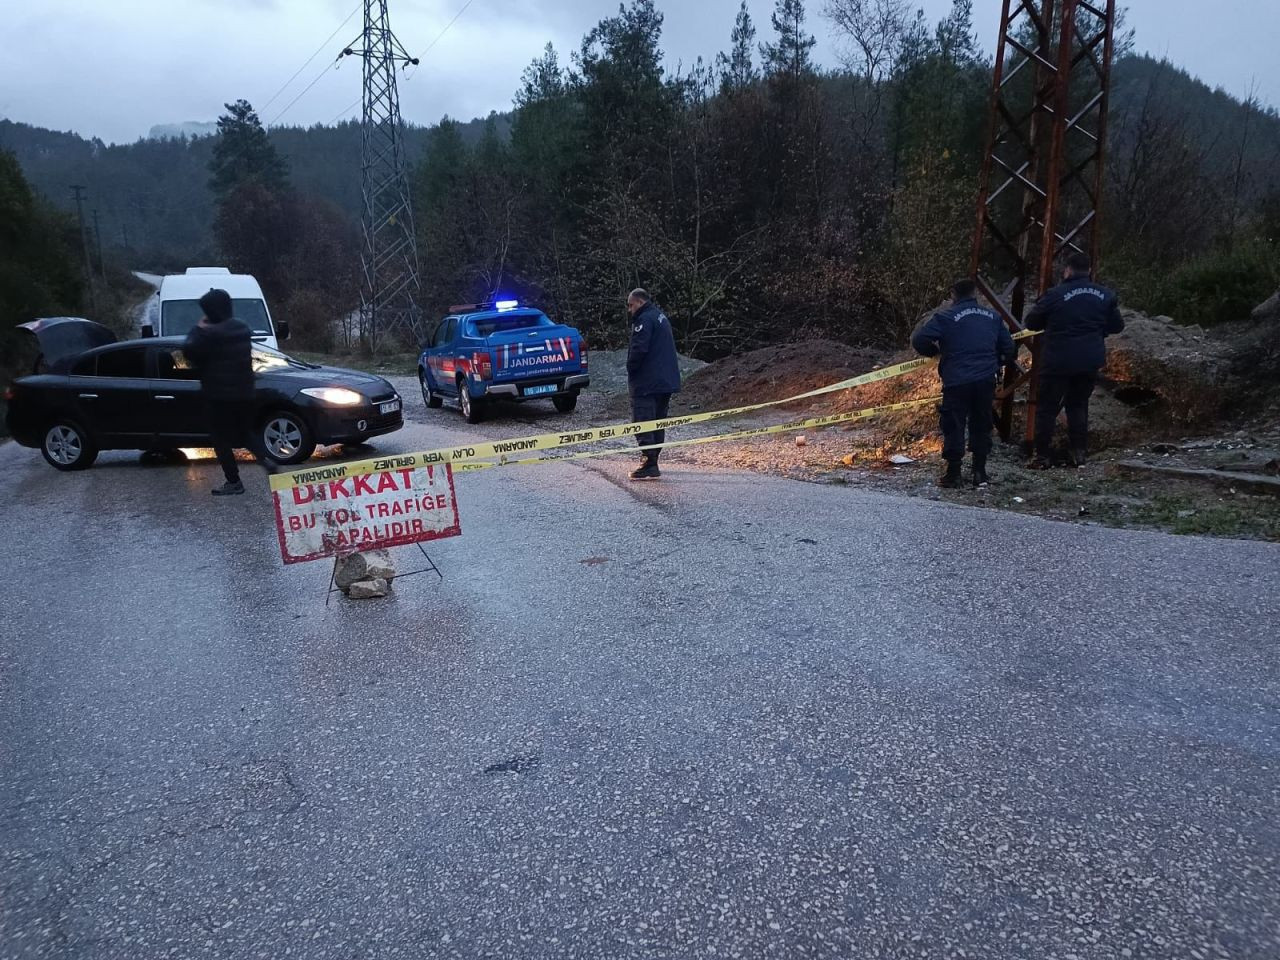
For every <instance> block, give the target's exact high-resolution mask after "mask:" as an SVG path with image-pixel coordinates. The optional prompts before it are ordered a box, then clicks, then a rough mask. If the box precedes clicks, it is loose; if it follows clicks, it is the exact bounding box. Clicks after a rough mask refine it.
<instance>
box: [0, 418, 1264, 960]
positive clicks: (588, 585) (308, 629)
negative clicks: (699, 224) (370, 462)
mask: <svg viewBox="0 0 1280 960" xmlns="http://www.w3.org/2000/svg"><path fill="white" fill-rule="evenodd" d="M408 396H409V395H407V397H408ZM410 405H411V406H414V405H415V403H414V401H413V400H410ZM417 416H419V417H421V418H423V419H424V420H425V419H426V417H427V415H426V414H425V413H424V412H423V411H418V412H417ZM431 416H432V419H430V420H429V421H428V422H429V423H430V424H431V427H430V428H429V429H428V428H427V427H424V426H422V425H421V424H417V425H414V426H412V427H411V428H410V429H406V430H405V431H403V432H402V433H400V434H397V435H395V436H393V437H391V438H385V439H384V440H382V441H380V442H378V444H377V447H378V449H379V450H381V451H393V450H410V449H421V448H424V447H427V446H436V445H439V444H442V443H453V442H456V441H457V440H459V439H461V438H462V437H465V436H475V432H467V428H465V427H464V426H463V425H461V424H459V423H458V422H457V421H456V420H455V419H452V418H450V417H448V416H447V415H444V414H441V415H439V416H437V415H435V414H432V415H431ZM478 429H479V430H480V431H482V432H483V431H485V430H486V428H484V427H482V428H478ZM526 430H527V428H525V427H516V426H511V425H508V427H507V428H503V427H502V426H501V425H498V426H496V427H494V428H493V429H492V430H491V431H490V432H493V433H497V432H504V431H505V432H506V433H508V434H510V433H517V432H522V431H526ZM631 466H632V461H631V458H629V457H628V458H622V459H612V460H602V461H587V462H586V465H582V464H576V465H558V466H551V467H538V468H527V469H512V470H494V471H488V472H486V473H483V474H472V475H468V476H460V477H459V478H458V480H457V487H458V494H459V498H460V501H461V504H462V523H463V530H464V535H463V536H462V537H461V538H460V539H456V540H452V541H448V542H443V543H439V544H436V545H433V546H432V547H431V548H430V553H431V555H432V557H433V558H434V559H435V561H436V562H437V563H438V564H439V565H440V567H441V568H442V570H443V571H444V574H445V579H444V581H443V582H436V581H435V580H434V579H432V578H430V577H417V578H411V579H409V580H406V581H404V582H403V583H401V584H398V585H397V588H396V590H395V593H394V595H393V597H391V598H390V599H388V600H386V601H374V602H368V603H364V604H357V603H353V602H350V601H347V600H345V599H342V598H335V600H334V602H333V603H332V604H331V605H330V606H329V607H328V608H327V609H326V607H325V605H324V590H325V587H326V584H327V579H328V573H329V571H328V567H327V566H326V565H324V564H323V563H316V564H304V565H299V566H293V567H289V568H283V567H282V566H281V564H280V560H279V555H278V546H277V543H276V540H275V536H274V532H273V529H272V526H271V523H272V521H271V512H270V505H269V499H268V495H267V491H266V484H265V482H264V481H263V478H262V475H261V474H260V473H259V472H257V471H256V468H252V467H246V471H245V477H246V480H248V481H249V485H250V492H249V494H248V495H247V496H245V497H242V498H230V499H227V500H221V501H215V500H213V499H212V498H210V497H209V495H208V492H207V491H208V488H209V487H210V486H211V485H213V483H214V482H215V481H216V480H217V478H218V477H217V474H218V471H217V468H216V465H214V464H213V463H212V462H207V461H206V462H201V463H198V464H193V465H190V466H177V467H175V466H162V467H148V466H142V465H140V464H139V462H138V458H137V456H136V455H135V454H105V455H104V456H103V457H102V459H101V460H100V461H99V464H98V465H97V466H95V467H94V468H93V469H92V470H90V471H88V472H85V473H81V474H71V475H65V474H58V473H55V472H54V471H53V470H52V469H50V468H49V467H47V466H46V465H45V464H44V463H43V461H41V460H40V458H39V455H38V454H37V453H36V452H35V451H29V450H23V449H20V448H17V447H15V446H14V445H12V444H9V445H6V446H4V447H0V491H2V496H3V506H0V511H2V516H3V530H4V531H5V534H6V542H7V551H6V552H7V557H8V561H7V563H6V576H5V577H4V579H3V583H2V584H0V608H2V609H3V619H2V622H0V855H2V857H3V859H2V860H0V871H2V873H0V956H3V957H5V958H20V957H21V958H26V957H76V958H149V957H184V958H186V957H218V958H242V957H243V958H249V957H271V958H279V957H285V956H293V957H308V958H310V957H315V958H344V960H345V958H383V957H388V958H389V957H411V958H417V957H457V958H470V957H556V958H559V957H565V958H568V957H581V958H686V957H750V958H757V957H779V958H784V957H785V958H793V957H830V958H853V957H918V958H937V957H982V958H1005V957H1009V958H1015V957H1016V958H1034V960H1044V958H1050V957H1056V958H1063V960H1067V958H1071V957H1077V958H1081V960H1083V958H1116V957H1168V958H1190V957H1224V958H1225V957H1230V958H1275V957H1277V956H1280V827H1278V826H1277V819H1278V817H1277V811H1280V733H1278V729H1280V724H1278V720H1280V667H1278V666H1277V659H1278V657H1277V646H1276V634H1275V624H1276V622H1277V619H1278V616H1280V597H1277V590H1276V583H1277V576H1278V574H1280V549H1278V548H1277V547H1276V546H1274V545H1266V544H1259V543H1242V542H1228V541H1213V540H1205V539H1194V538H1174V537H1169V536H1164V535H1159V534H1146V533H1132V532H1124V531H1118V530H1110V529H1103V528H1093V527H1084V526H1068V525H1062V524H1054V523H1051V522H1046V521H1041V520H1037V519H1034V518H1027V517H1016V516H1011V515H1009V514H997V513H992V512H986V511H981V510H972V509H964V508H959V507H954V506H948V505H945V504H941V503H931V502H928V501H923V500H919V499H915V500H907V499H898V498H894V497H889V496H883V495H878V494H874V493H867V492H858V491H851V490H847V489H841V488H837V487H827V486H818V485H807V484H799V483H795V482H791V481H786V480H780V479H775V478H769V477H764V476H757V475H745V474H736V473H726V472H708V471H703V470H698V469H695V468H692V467H683V466H679V465H673V466H672V467H671V469H670V471H669V473H668V476H667V479H666V480H664V482H662V483H659V484H644V485H633V484H628V483H627V482H626V481H625V474H626V471H627V470H628V469H630V467H631ZM399 556H400V557H401V559H402V562H404V563H409V562H410V561H411V560H412V552H411V551H406V552H402V553H400V554H399Z"/></svg>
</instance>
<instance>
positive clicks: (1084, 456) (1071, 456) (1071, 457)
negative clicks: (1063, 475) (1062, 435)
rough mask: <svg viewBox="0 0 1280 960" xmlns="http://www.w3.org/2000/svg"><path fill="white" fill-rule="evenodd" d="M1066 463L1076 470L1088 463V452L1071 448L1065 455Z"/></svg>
mask: <svg viewBox="0 0 1280 960" xmlns="http://www.w3.org/2000/svg"><path fill="white" fill-rule="evenodd" d="M1067 463H1069V464H1071V466H1073V467H1076V468H1077V469H1078V468H1080V467H1083V466H1084V465H1085V464H1086V463H1088V451H1087V450H1086V449H1085V448H1084V447H1083V446H1080V447H1072V448H1071V450H1070V451H1068V453H1067Z"/></svg>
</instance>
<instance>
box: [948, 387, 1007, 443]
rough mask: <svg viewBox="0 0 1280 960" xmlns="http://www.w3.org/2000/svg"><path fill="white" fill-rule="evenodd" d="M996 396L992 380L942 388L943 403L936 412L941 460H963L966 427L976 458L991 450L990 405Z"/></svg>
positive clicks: (992, 415)
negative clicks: (940, 424)
mask: <svg viewBox="0 0 1280 960" xmlns="http://www.w3.org/2000/svg"><path fill="white" fill-rule="evenodd" d="M995 398H996V384H995V381H994V380H981V381H979V382H977V383H965V384H961V385H960V386H958V387H943V388H942V405H941V406H940V407H938V415H939V418H940V419H941V421H942V459H943V460H963V459H964V435H965V428H966V427H968V433H969V449H970V450H972V451H973V455H974V457H976V458H979V459H984V460H985V459H986V457H987V454H989V453H990V452H991V425H992V422H993V420H994V412H993V410H992V405H993V404H994V403H995Z"/></svg>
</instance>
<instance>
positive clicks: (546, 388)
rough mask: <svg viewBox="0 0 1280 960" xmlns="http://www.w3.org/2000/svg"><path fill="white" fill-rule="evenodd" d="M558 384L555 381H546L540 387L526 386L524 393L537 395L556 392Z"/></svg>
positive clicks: (530, 395) (528, 395) (529, 395)
mask: <svg viewBox="0 0 1280 960" xmlns="http://www.w3.org/2000/svg"><path fill="white" fill-rule="evenodd" d="M555 392H556V385H555V384H554V383H544V384H543V385H542V386H540V387H525V388H524V395H525V396H526V397H536V396H538V395H539V394H543V393H555Z"/></svg>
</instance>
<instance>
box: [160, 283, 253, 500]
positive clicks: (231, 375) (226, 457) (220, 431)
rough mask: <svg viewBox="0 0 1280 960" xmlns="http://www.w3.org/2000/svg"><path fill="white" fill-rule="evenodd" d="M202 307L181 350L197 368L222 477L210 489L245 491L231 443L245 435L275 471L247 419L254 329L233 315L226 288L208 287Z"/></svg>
mask: <svg viewBox="0 0 1280 960" xmlns="http://www.w3.org/2000/svg"><path fill="white" fill-rule="evenodd" d="M200 309H201V310H203V311H204V316H203V317H201V318H200V322H199V323H198V324H196V325H195V326H194V327H193V328H192V329H191V332H190V333H189V334H187V342H186V343H185V344H183V347H182V352H183V353H184V354H186V357H187V359H188V360H189V361H190V362H191V365H192V366H193V367H194V368H195V369H196V371H197V372H198V373H199V374H200V387H201V393H202V394H203V395H204V402H205V408H206V414H207V416H208V419H209V428H210V430H209V432H210V433H212V434H213V449H214V451H215V452H216V453H217V455H218V462H219V463H220V464H221V465H222V473H223V475H224V476H225V478H226V482H225V483H224V484H223V485H222V486H220V487H215V488H214V489H213V490H212V491H211V492H212V493H213V495H214V496H215V497H227V496H234V495H236V494H241V493H244V484H243V483H241V482H240V468H239V467H238V466H237V464H236V454H235V448H236V447H240V446H244V445H245V443H246V441H247V442H248V445H249V447H250V449H251V450H252V451H253V455H254V456H255V457H257V458H258V462H259V463H261V464H262V466H263V467H264V468H265V469H266V471H267V472H268V473H274V472H275V464H274V462H273V461H272V460H271V459H270V458H269V457H268V456H267V451H266V448H265V447H264V446H263V444H262V442H261V440H260V438H259V437H258V435H257V431H255V430H253V429H252V423H251V418H252V416H253V407H252V404H253V333H252V331H251V330H250V329H249V327H248V325H247V324H245V323H243V322H241V321H239V320H237V319H236V318H235V317H234V316H232V309H231V296H230V295H229V294H228V293H227V292H226V291H225V290H210V291H209V292H208V293H206V294H205V295H204V296H203V297H201V298H200Z"/></svg>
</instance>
